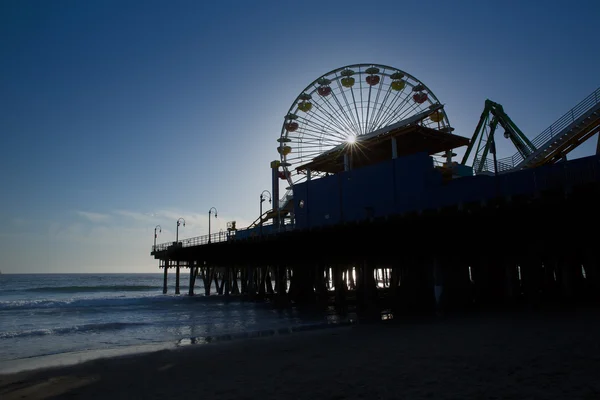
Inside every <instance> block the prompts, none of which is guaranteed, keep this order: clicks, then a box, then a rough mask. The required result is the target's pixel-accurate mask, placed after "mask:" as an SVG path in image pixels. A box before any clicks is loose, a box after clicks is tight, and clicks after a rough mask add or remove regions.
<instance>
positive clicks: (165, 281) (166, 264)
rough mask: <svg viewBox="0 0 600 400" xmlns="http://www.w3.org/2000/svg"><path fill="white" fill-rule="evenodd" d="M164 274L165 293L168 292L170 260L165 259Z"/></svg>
mask: <svg viewBox="0 0 600 400" xmlns="http://www.w3.org/2000/svg"><path fill="white" fill-rule="evenodd" d="M164 269H165V270H164V271H163V273H164V276H163V294H167V273H168V272H169V260H165V266H164Z"/></svg>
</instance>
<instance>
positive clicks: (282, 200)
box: [279, 189, 294, 209]
mask: <svg viewBox="0 0 600 400" xmlns="http://www.w3.org/2000/svg"><path fill="white" fill-rule="evenodd" d="M293 196H294V190H293V189H288V190H286V192H285V193H284V195H283V197H282V198H280V199H279V208H280V209H281V208H284V207H285V206H287V203H288V201H290V200H291V199H292V198H293Z"/></svg>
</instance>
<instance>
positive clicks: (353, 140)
mask: <svg viewBox="0 0 600 400" xmlns="http://www.w3.org/2000/svg"><path fill="white" fill-rule="evenodd" d="M346 142H347V143H348V144H354V143H356V136H354V135H350V136H348V137H347V138H346Z"/></svg>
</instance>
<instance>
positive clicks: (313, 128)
mask: <svg viewBox="0 0 600 400" xmlns="http://www.w3.org/2000/svg"><path fill="white" fill-rule="evenodd" d="M306 125H307V126H305V127H304V128H303V130H302V131H303V132H308V133H310V134H312V135H316V136H317V137H321V136H324V135H325V134H328V135H329V136H332V137H334V138H336V139H338V140H342V138H343V137H344V136H343V134H342V133H340V132H337V131H335V130H329V131H328V130H325V128H326V126H324V123H316V122H313V121H310V122H308V121H307V124H306Z"/></svg>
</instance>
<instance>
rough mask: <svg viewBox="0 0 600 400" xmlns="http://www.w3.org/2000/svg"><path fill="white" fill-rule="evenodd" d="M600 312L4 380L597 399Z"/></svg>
mask: <svg viewBox="0 0 600 400" xmlns="http://www.w3.org/2000/svg"><path fill="white" fill-rule="evenodd" d="M599 316H600V314H599V313H598V311H597V310H590V309H587V310H579V311H574V310H571V311H561V312H556V311H554V312H548V311H546V312H540V311H536V312H533V311H522V312H515V313H488V314H482V313H477V314H469V315H462V316H441V317H427V318H416V319H414V318H413V319H405V320H400V319H398V318H397V319H395V320H392V321H386V322H382V323H370V324H359V325H353V326H346V327H340V328H335V329H324V330H319V331H310V332H302V333H292V334H287V335H279V336H273V337H260V338H253V339H245V340H233V341H228V342H217V343H210V344H207V345H193V346H188V347H183V348H179V349H175V350H164V351H158V352H154V353H147V354H139V355H133V356H132V355H128V356H123V357H116V358H105V359H99V360H94V361H88V362H85V363H81V364H78V365H73V366H64V367H56V368H49V369H40V370H34V371H24V372H20V373H16V374H10V375H0V398H2V399H3V400H10V399H52V398H69V399H169V398H180V399H182V398H186V399H189V398H201V399H287V398H293V399H363V398H364V399H421V398H436V399H439V398H448V399H466V398H472V399H483V398H485V399H524V398H528V399H529V398H531V399H533V398H535V399H598V398H600V344H599V338H600V318H598V317H599Z"/></svg>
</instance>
